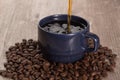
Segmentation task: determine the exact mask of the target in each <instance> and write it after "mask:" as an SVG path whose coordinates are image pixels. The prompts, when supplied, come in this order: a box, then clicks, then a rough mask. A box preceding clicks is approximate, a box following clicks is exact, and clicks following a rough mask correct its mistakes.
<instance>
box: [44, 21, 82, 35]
mask: <svg viewBox="0 0 120 80" xmlns="http://www.w3.org/2000/svg"><path fill="white" fill-rule="evenodd" d="M67 26H68V24H66V23H63V24H59V23H53V24H47V25H45V26H44V27H42V28H43V30H45V31H47V32H51V33H57V34H67ZM70 28H71V33H75V32H79V31H81V30H83V29H84V28H83V27H81V26H76V25H72V24H71V25H70Z"/></svg>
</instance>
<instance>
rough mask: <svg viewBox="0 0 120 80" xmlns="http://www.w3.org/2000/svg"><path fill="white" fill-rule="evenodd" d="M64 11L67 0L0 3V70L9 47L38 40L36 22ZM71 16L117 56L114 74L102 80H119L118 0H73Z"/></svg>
mask: <svg viewBox="0 0 120 80" xmlns="http://www.w3.org/2000/svg"><path fill="white" fill-rule="evenodd" d="M67 9H68V0H0V70H1V69H4V67H3V63H4V62H6V58H5V54H4V53H5V51H6V50H7V49H8V47H9V46H11V45H13V44H14V43H15V42H20V41H21V40H22V39H23V38H25V39H30V38H33V39H35V40H37V25H38V22H39V20H40V19H42V18H44V17H45V16H49V15H53V14H67ZM72 14H73V15H77V16H81V17H83V18H85V19H86V20H88V21H89V23H90V26H91V27H90V30H91V32H94V33H95V34H97V35H98V36H99V37H100V42H101V44H102V45H103V46H108V47H109V48H111V49H112V50H113V52H114V53H116V54H117V55H118V59H117V68H116V70H115V73H111V74H109V76H108V77H107V78H105V79H104V80H120V76H119V74H120V59H119V56H120V54H119V52H120V0H73V8H72ZM0 80H7V79H4V78H2V77H0Z"/></svg>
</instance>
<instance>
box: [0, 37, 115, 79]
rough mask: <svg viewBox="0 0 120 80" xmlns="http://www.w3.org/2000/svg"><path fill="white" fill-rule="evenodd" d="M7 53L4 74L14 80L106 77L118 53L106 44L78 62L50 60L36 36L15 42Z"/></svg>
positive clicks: (112, 68)
mask: <svg viewBox="0 0 120 80" xmlns="http://www.w3.org/2000/svg"><path fill="white" fill-rule="evenodd" d="M6 57H7V63H5V64H4V67H5V68H6V70H1V71H0V75H1V76H3V77H6V78H11V79H13V80H102V78H104V77H107V76H108V72H113V71H114V68H115V65H116V63H115V59H116V54H113V53H112V50H111V49H109V48H108V47H102V46H100V47H99V49H98V50H97V51H96V52H90V53H86V54H85V56H84V58H83V59H82V60H79V61H77V62H74V63H68V64H63V63H55V62H49V61H47V60H46V59H44V57H43V56H42V51H41V46H40V45H38V42H37V41H34V40H32V39H30V40H25V39H23V41H22V42H21V43H15V46H11V47H10V48H9V50H8V51H7V52H6Z"/></svg>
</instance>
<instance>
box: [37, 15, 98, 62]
mask: <svg viewBox="0 0 120 80" xmlns="http://www.w3.org/2000/svg"><path fill="white" fill-rule="evenodd" d="M67 18H68V16H67V15H63V14H57V15H51V16H48V17H45V18H43V19H42V20H41V21H40V22H39V26H38V41H39V44H40V45H42V51H43V55H44V57H45V58H46V59H48V60H49V61H52V62H61V63H71V62H75V61H77V60H79V59H81V58H82V57H83V56H84V54H85V52H91V51H96V50H97V49H98V47H99V37H98V36H97V35H95V34H93V33H90V32H89V27H90V26H89V23H88V22H87V21H86V20H85V19H83V18H81V17H78V16H73V15H72V16H71V23H72V25H75V26H76V25H77V26H81V27H82V28H83V30H80V31H79V32H76V33H70V34H57V33H50V32H47V31H45V30H44V29H43V27H45V25H47V24H51V23H54V22H57V23H60V24H61V23H67ZM88 38H92V39H93V41H94V48H88V42H87V39H88Z"/></svg>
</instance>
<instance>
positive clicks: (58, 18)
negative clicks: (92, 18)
mask: <svg viewBox="0 0 120 80" xmlns="http://www.w3.org/2000/svg"><path fill="white" fill-rule="evenodd" d="M67 19H68V15H66V14H62V15H61V14H56V15H51V16H48V17H45V18H43V19H42V20H41V21H40V22H39V26H40V27H45V26H46V25H47V24H52V23H59V24H63V23H67ZM71 25H74V26H81V27H82V28H83V29H86V28H89V23H88V22H87V21H86V20H85V19H83V18H81V17H78V16H74V15H72V16H71Z"/></svg>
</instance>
